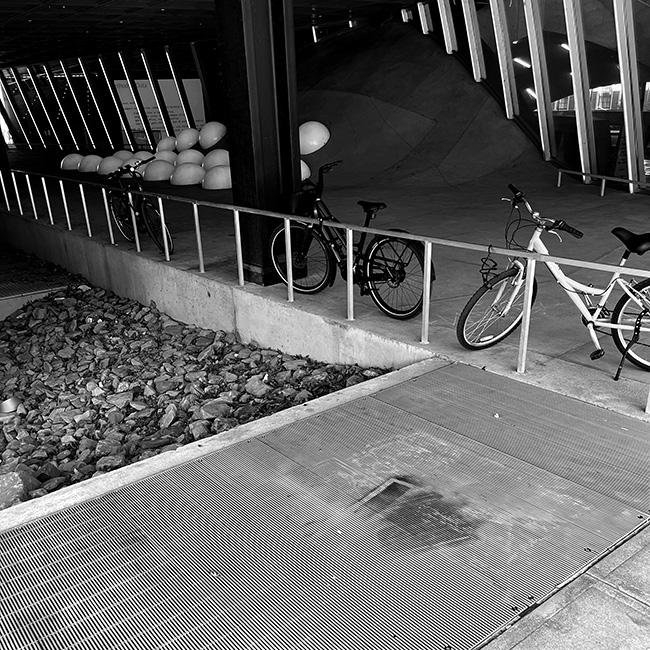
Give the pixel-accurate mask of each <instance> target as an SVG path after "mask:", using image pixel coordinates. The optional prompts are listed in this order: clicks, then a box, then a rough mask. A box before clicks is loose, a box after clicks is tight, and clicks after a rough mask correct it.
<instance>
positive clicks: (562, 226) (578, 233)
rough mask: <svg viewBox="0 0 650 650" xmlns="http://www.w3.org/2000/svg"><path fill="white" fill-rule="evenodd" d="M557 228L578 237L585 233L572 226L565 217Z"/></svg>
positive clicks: (558, 223)
mask: <svg viewBox="0 0 650 650" xmlns="http://www.w3.org/2000/svg"><path fill="white" fill-rule="evenodd" d="M556 228H557V230H564V232H568V233H569V234H570V235H573V236H574V237H575V238H576V239H580V238H581V237H582V236H583V234H584V233H582V232H581V231H580V230H578V229H577V228H574V227H573V226H570V225H569V224H568V223H567V222H566V221H564V219H561V220H560V221H558V222H557V225H556Z"/></svg>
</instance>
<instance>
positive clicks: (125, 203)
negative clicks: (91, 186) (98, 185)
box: [108, 191, 135, 241]
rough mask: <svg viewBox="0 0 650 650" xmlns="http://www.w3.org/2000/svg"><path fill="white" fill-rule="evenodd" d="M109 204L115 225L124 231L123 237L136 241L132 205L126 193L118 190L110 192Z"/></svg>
mask: <svg viewBox="0 0 650 650" xmlns="http://www.w3.org/2000/svg"><path fill="white" fill-rule="evenodd" d="M108 206H109V208H110V211H111V216H112V217H113V221H114V222H115V225H116V226H117V228H118V230H119V231H120V232H121V233H122V237H124V239H126V240H127V241H135V234H134V233H133V220H132V217H131V205H130V203H129V200H128V198H127V196H126V194H124V193H123V192H118V191H113V192H109V193H108Z"/></svg>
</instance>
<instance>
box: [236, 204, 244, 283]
mask: <svg viewBox="0 0 650 650" xmlns="http://www.w3.org/2000/svg"><path fill="white" fill-rule="evenodd" d="M233 219H234V222H235V253H236V255H237V278H238V282H239V286H240V287H243V286H244V256H243V254H242V248H241V224H240V223H239V210H233Z"/></svg>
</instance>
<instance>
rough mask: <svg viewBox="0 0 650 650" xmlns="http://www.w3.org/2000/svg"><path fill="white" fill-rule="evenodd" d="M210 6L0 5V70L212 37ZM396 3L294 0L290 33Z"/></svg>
mask: <svg viewBox="0 0 650 650" xmlns="http://www.w3.org/2000/svg"><path fill="white" fill-rule="evenodd" d="M214 3H215V0H2V1H1V2H0V68H7V67H13V66H20V65H26V64H35V63H44V62H47V61H53V60H58V59H69V58H77V57H82V56H91V55H95V54H100V53H102V54H103V53H106V54H108V53H111V52H117V51H120V50H131V49H138V48H149V47H155V46H162V45H173V44H175V43H188V42H192V41H201V40H208V39H212V38H214V35H215V34H214ZM404 5H405V3H404V1H403V0H382V1H374V0H295V1H294V16H295V18H294V20H295V27H296V30H301V29H311V26H312V25H313V24H315V25H317V26H318V27H325V28H326V27H328V26H336V25H343V24H345V23H347V22H348V21H349V20H367V19H372V18H373V17H375V16H381V15H383V14H387V13H390V12H391V11H392V12H396V11H399V10H400V8H401V7H402V6H404Z"/></svg>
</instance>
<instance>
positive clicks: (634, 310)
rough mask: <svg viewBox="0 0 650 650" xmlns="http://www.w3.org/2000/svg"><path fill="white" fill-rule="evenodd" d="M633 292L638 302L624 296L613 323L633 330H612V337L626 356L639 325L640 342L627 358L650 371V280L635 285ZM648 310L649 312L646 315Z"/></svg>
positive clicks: (615, 308)
mask: <svg viewBox="0 0 650 650" xmlns="http://www.w3.org/2000/svg"><path fill="white" fill-rule="evenodd" d="M632 292H633V293H634V294H635V295H636V300H634V299H633V298H631V297H630V296H628V295H627V294H624V295H623V297H622V298H621V299H620V300H619V301H618V302H617V303H616V307H614V311H613V312H612V323H615V324H617V325H624V326H626V327H629V328H631V329H624V330H622V329H612V337H613V339H614V343H615V345H616V347H617V348H618V349H619V351H620V353H621V354H626V352H625V351H626V350H627V346H628V345H629V342H630V339H631V338H632V336H633V334H634V327H636V326H637V324H638V326H639V340H638V341H637V342H636V343H634V344H632V347H631V348H630V349H629V350H628V351H627V354H626V358H627V359H629V360H630V361H631V362H632V363H633V364H634V365H635V366H638V367H639V368H643V369H644V370H650V279H648V280H642V281H641V282H639V283H638V284H635V285H634V286H633V287H632ZM637 301H638V302H637ZM646 309H647V310H649V311H648V312H647V313H644V312H645V310H646Z"/></svg>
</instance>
